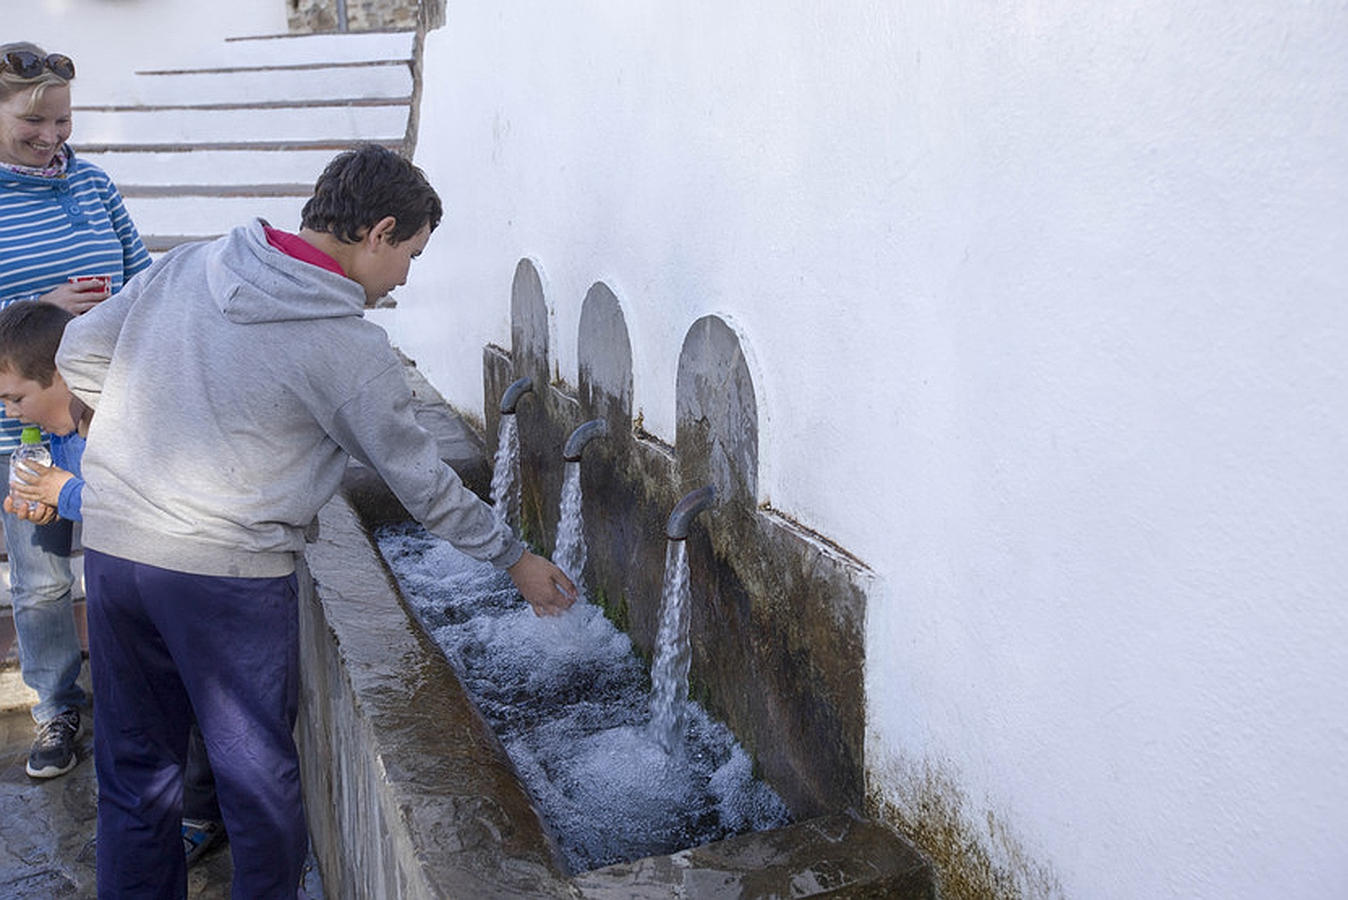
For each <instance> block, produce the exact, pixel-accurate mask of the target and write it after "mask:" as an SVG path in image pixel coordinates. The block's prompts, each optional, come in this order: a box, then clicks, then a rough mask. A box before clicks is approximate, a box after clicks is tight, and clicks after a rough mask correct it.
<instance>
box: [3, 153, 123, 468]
mask: <svg viewBox="0 0 1348 900" xmlns="http://www.w3.org/2000/svg"><path fill="white" fill-rule="evenodd" d="M66 152H67V155H68V162H67V165H66V173H65V175H63V176H57V177H55V178H44V177H42V176H39V175H25V174H22V173H20V172H15V171H13V170H11V169H7V168H5V167H3V166H0V308H3V307H6V306H8V305H9V304H11V303H13V302H14V301H15V300H22V299H25V298H28V297H32V296H34V295H37V294H45V293H46V292H47V291H50V290H52V289H53V288H55V287H57V286H58V285H60V284H63V283H64V282H65V281H66V279H67V278H70V277H71V276H73V275H111V276H112V292H113V293H116V292H117V291H119V290H121V289H122V285H123V284H125V283H126V281H127V280H128V279H130V278H131V276H132V275H135V274H136V273H137V272H139V271H140V270H141V269H144V268H146V267H147V266H149V265H150V254H149V252H148V251H146V249H145V244H144V243H143V242H142V241H141V239H140V234H139V233H138V232H137V231H136V226H135V224H134V223H132V221H131V216H130V215H128V214H127V211H126V207H125V205H123V203H122V195H121V194H119V193H117V187H116V186H115V185H114V184H113V183H112V179H111V178H109V177H108V175H107V173H106V172H104V171H103V170H102V169H100V168H99V167H98V166H96V165H94V164H93V163H88V162H85V161H84V160H82V159H79V158H77V157H76V156H75V154H74V153H73V152H71V151H70V150H69V149H68V148H67V151H66ZM21 430H22V428H21V426H20V425H19V423H18V421H16V420H15V419H7V418H3V417H0V454H6V453H9V452H10V451H11V450H13V449H14V448H15V447H17V446H18V444H19V432H20V431H21Z"/></svg>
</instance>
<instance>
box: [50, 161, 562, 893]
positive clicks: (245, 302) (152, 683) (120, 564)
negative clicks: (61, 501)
mask: <svg viewBox="0 0 1348 900" xmlns="http://www.w3.org/2000/svg"><path fill="white" fill-rule="evenodd" d="M440 215H441V207H440V201H439V198H438V197H437V196H436V194H435V192H434V190H433V189H432V188H431V187H430V185H429V184H428V183H427V182H426V180H425V177H424V176H423V175H422V174H421V172H420V170H419V169H417V168H416V167H415V166H413V165H412V164H411V163H410V162H408V161H406V160H404V159H403V158H401V157H399V156H397V155H396V154H394V153H392V152H391V151H388V150H385V149H383V148H380V147H374V146H367V147H363V148H361V149H359V150H356V151H350V152H348V153H344V154H342V155H340V156H339V157H337V158H336V159H335V160H333V162H332V163H330V164H329V165H328V167H327V169H325V170H324V172H323V174H322V176H321V177H320V178H319V180H318V183H317V185H316V186H315V189H314V195H313V197H312V198H310V200H309V202H308V203H307V204H306V205H305V207H304V212H303V223H302V228H301V230H300V232H299V234H298V235H293V234H287V233H285V232H281V231H278V230H276V229H273V228H271V227H270V226H268V225H267V224H266V223H265V222H262V221H260V220H255V221H254V222H252V223H251V224H249V225H246V226H242V227H239V228H236V229H235V230H234V231H232V232H231V233H229V234H228V235H226V236H224V237H222V238H219V239H218V240H215V241H211V242H208V243H197V244H188V245H184V246H181V247H178V248H175V249H174V250H172V251H170V252H169V253H167V254H165V255H164V257H163V258H162V259H160V260H159V261H158V262H156V263H155V264H154V265H153V266H152V267H151V268H150V269H148V270H147V271H145V272H144V273H142V274H141V275H140V276H139V277H138V278H136V279H135V280H133V281H132V282H131V283H130V284H129V285H128V286H127V287H126V288H124V289H123V290H122V291H121V292H120V293H118V294H117V295H115V296H113V297H112V298H111V299H109V300H106V301H104V303H102V304H101V305H100V306H99V307H97V308H96V309H94V310H92V311H91V312H89V313H86V314H85V315H84V316H82V317H80V318H79V319H77V320H75V321H74V322H72V323H71V325H70V326H68V327H67V330H66V333H65V337H64V339H63V340H62V343H61V347H60V350H59V351H58V353H57V367H58V369H59V370H60V373H61V375H62V377H63V378H64V379H65V381H66V384H67V385H68V386H69V388H70V390H71V392H72V393H74V394H75V396H76V397H78V398H79V399H80V400H82V401H83V402H84V403H85V404H87V405H88V406H90V407H91V408H93V409H96V410H97V411H98V415H97V416H95V417H94V420H93V424H92V425H91V427H90V431H89V436H88V447H87V450H86V452H85V455H84V476H85V481H86V485H85V490H84V500H83V504H84V546H85V579H86V591H87V594H88V616H89V630H90V659H91V661H92V662H91V664H92V667H93V672H92V674H93V683H94V697H95V708H96V709H97V711H98V714H97V716H96V717H95V724H94V754H95V761H96V766H97V769H98V781H99V805H98V820H99V821H98V835H99V837H98V888H99V896H100V897H123V896H135V897H161V896H162V897H176V896H184V892H185V890H186V870H185V868H184V866H183V854H182V850H181V845H180V843H179V840H178V821H179V819H180V817H181V811H180V809H179V808H178V805H179V803H180V800H179V798H180V794H181V778H182V763H183V758H184V755H185V751H186V744H187V728H188V722H189V721H190V719H191V713H192V712H193V711H194V712H195V714H196V718H197V721H198V722H199V724H200V727H201V731H202V734H203V736H204V737H205V741H206V746H207V750H208V752H209V755H210V760H211V766H212V768H213V769H214V771H215V776H216V783H217V787H218V790H219V800H220V807H221V811H222V813H223V815H224V819H225V826H226V829H227V830H228V832H229V834H230V837H231V847H232V852H233V858H234V887H233V893H234V896H236V897H273V896H275V897H281V896H285V897H294V896H295V888H296V885H297V884H298V882H299V878H300V871H301V867H302V865H303V861H304V855H305V848H306V829H305V823H304V814H303V808H302V803H301V798H300V787H299V765H298V758H297V755H296V751H295V746H294V742H293V740H292V738H291V732H292V729H293V727H294V723H295V716H296V705H297V682H298V660H297V647H298V644H297V637H296V599H295V598H296V579H295V574H294V572H295V555H296V554H297V553H299V552H301V551H302V549H303V543H304V539H303V530H304V527H305V525H306V524H308V523H309V522H310V521H311V520H312V519H313V518H314V515H315V514H316V513H317V511H318V509H319V507H321V506H322V505H323V504H324V503H326V502H327V501H328V499H330V498H331V497H332V495H333V494H334V493H335V492H336V490H337V488H338V485H339V483H340V480H341V477H342V473H343V471H344V469H345V467H346V463H347V459H348V457H354V458H356V459H358V460H359V461H361V462H363V463H365V464H366V465H368V466H370V467H371V468H373V469H374V470H375V471H376V472H378V473H379V474H380V476H382V477H383V479H384V481H385V482H387V483H388V485H389V487H390V488H391V489H392V490H393V492H394V493H395V494H396V495H397V497H398V499H399V500H401V501H402V503H403V505H404V506H405V507H406V508H407V510H408V511H409V512H410V513H411V514H412V515H413V516H414V517H415V518H416V519H417V520H418V521H420V522H421V523H422V524H423V525H425V526H426V527H427V528H428V529H429V530H430V531H432V532H434V533H436V534H438V535H440V536H441V537H444V538H446V539H447V540H449V541H450V542H451V543H453V544H454V545H455V546H456V547H458V548H459V549H460V550H462V551H464V552H465V553H467V554H469V555H470V556H473V557H475V558H478V559H483V560H489V561H490V562H492V563H493V564H494V565H496V566H498V567H500V568H504V569H507V570H508V571H509V572H510V575H511V577H512V578H513V579H514V581H515V583H516V585H517V586H518V587H519V589H520V592H521V593H522V594H523V595H524V598H525V599H526V600H527V601H528V602H529V603H530V604H531V605H532V606H533V607H534V610H535V612H537V613H539V614H543V615H546V614H554V613H558V612H561V611H562V610H564V609H566V608H567V607H569V606H570V605H571V603H572V602H574V600H575V588H574V586H573V585H572V584H571V582H570V581H569V580H568V579H567V577H566V575H565V574H563V573H562V572H561V570H559V569H558V568H557V567H556V566H554V565H553V564H552V563H551V562H549V561H547V560H545V559H543V558H542V557H539V556H536V555H535V554H532V553H530V552H529V551H527V550H526V549H525V548H524V547H523V545H522V544H521V543H520V542H519V540H518V539H517V538H516V537H515V536H514V534H513V533H512V532H511V531H510V530H509V529H508V528H505V527H503V526H502V525H501V524H500V523H499V522H498V521H497V519H496V517H495V516H494V515H493V514H492V512H491V510H490V508H489V507H488V506H487V505H486V504H485V503H483V502H482V501H481V500H480V499H479V498H478V497H477V496H476V495H474V494H473V493H472V492H470V491H468V490H467V489H466V488H465V487H464V486H463V485H462V483H460V481H459V479H458V477H457V476H456V475H455V473H454V472H453V470H452V469H451V468H450V467H449V466H448V465H446V464H445V463H444V462H442V461H441V460H440V458H439V454H438V452H437V449H436V445H435V442H434V439H433V438H432V437H431V436H430V435H429V434H427V433H426V432H425V431H424V430H423V429H422V428H421V427H420V426H418V425H417V423H416V421H415V419H414V418H413V415H412V408H411V393H410V391H409V389H408V387H407V385H406V383H405V381H404V379H403V374H402V364H401V362H400V360H399V359H398V357H397V355H396V354H395V353H394V351H393V349H392V347H390V346H389V343H388V339H387V336H386V335H385V334H384V332H383V330H382V329H380V328H378V327H377V326H375V325H373V324H372V323H370V322H367V321H366V320H365V319H364V317H363V311H364V310H365V309H366V308H367V307H368V306H370V305H372V304H373V303H374V302H375V301H376V300H378V299H379V298H380V297H382V296H383V295H385V294H386V293H388V292H389V291H390V290H392V289H393V288H394V287H396V286H398V285H400V284H403V283H404V282H405V281H406V278H407V271H408V267H409V265H410V262H411V260H412V259H413V258H415V257H416V256H417V255H419V254H420V252H421V251H422V249H423V248H424V247H425V245H426V242H427V240H429V238H430V233H431V230H432V229H433V228H435V226H436V225H438V224H439V220H440Z"/></svg>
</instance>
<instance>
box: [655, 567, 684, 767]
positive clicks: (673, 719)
mask: <svg viewBox="0 0 1348 900" xmlns="http://www.w3.org/2000/svg"><path fill="white" fill-rule="evenodd" d="M692 656H693V653H692V648H691V647H690V646H689V644H688V546H687V542H686V541H670V542H669V543H668V544H666V545H665V584H664V590H663V591H662V592H661V597H660V630H659V631H658V632H656V637H655V654H654V659H653V661H652V662H651V737H652V738H653V739H654V740H655V742H656V743H658V744H659V745H660V746H661V747H663V748H664V750H665V752H666V753H673V752H676V750H677V749H678V746H679V743H680V741H681V740H682V738H683V720H684V711H685V709H686V707H687V706H688V665H689V663H690V662H691V661H692Z"/></svg>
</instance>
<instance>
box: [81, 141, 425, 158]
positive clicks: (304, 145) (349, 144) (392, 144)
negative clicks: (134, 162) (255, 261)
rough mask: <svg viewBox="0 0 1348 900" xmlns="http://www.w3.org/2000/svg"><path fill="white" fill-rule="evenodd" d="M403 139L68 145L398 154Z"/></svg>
mask: <svg viewBox="0 0 1348 900" xmlns="http://www.w3.org/2000/svg"><path fill="white" fill-rule="evenodd" d="M403 143H404V142H403V139H402V138H401V137H398V138H369V139H367V140H352V139H350V138H320V139H317V140H312V141H285V140H282V141H205V142H202V143H191V144H189V143H176V142H175V143H163V144H92V143H91V144H80V143H74V144H72V146H74V148H75V152H76V153H78V154H80V155H85V154H92V153H191V152H192V151H194V150H259V151H263V152H268V153H271V152H284V151H288V150H351V149H354V148H355V147H358V146H360V145H362V144H378V145H380V146H381V147H387V148H389V149H390V150H394V151H401V150H402V149H403Z"/></svg>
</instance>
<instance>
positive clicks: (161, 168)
mask: <svg viewBox="0 0 1348 900" xmlns="http://www.w3.org/2000/svg"><path fill="white" fill-rule="evenodd" d="M419 56H420V45H419V41H418V39H417V36H416V34H415V33H414V32H411V31H401V32H367V33H360V34H356V33H346V34H322V35H295V36H291V35H279V36H265V37H245V38H231V39H227V40H225V41H223V42H221V44H220V45H218V46H217V47H214V48H211V50H210V51H209V52H207V53H195V54H194V58H193V59H191V60H190V61H189V60H180V59H178V60H176V59H174V58H173V51H172V50H171V48H166V49H165V53H164V56H163V58H162V61H161V62H158V63H157V64H156V67H155V68H151V69H145V70H140V71H137V73H136V83H135V86H134V93H135V97H134V102H115V103H106V104H101V105H88V106H80V105H78V104H77V105H76V106H75V108H74V109H75V129H76V130H75V135H74V139H73V140H72V141H71V143H72V145H73V146H74V147H75V150H76V152H77V153H79V154H81V155H82V156H84V157H85V158H86V159H88V160H90V161H91V162H94V163H96V164H98V165H99V166H101V167H102V168H103V169H105V170H106V171H107V172H108V174H109V175H111V176H112V178H113V180H114V181H115V182H116V183H117V186H118V188H119V189H120V190H121V192H122V195H123V197H124V198H125V199H126V205H127V208H128V210H129V211H130V213H131V217H132V218H133V219H134V220H135V222H136V226H137V227H138V228H139V229H140V233H141V236H142V237H143V238H144V240H145V243H146V246H147V247H149V249H150V252H151V253H154V254H158V253H162V252H164V251H165V250H168V249H170V248H172V247H174V246H175V245H177V244H180V243H183V242H185V241H192V240H200V239H203V238H211V237H215V236H217V235H220V234H223V233H224V232H226V231H228V230H229V229H230V228H232V227H234V226H235V225H238V224H241V223H243V222H245V221H247V220H248V219H249V218H251V217H253V216H261V217H262V218H264V219H266V220H267V221H269V222H270V223H271V224H273V225H275V226H277V227H278V228H284V229H287V230H296V229H298V227H299V215H300V209H301V208H302V207H303V205H304V201H305V200H306V199H307V198H308V196H309V193H310V190H311V188H312V186H313V183H314V180H315V179H316V178H317V177H318V174H319V172H321V171H322V169H323V166H324V165H325V164H326V163H327V162H328V160H330V159H331V158H332V157H333V156H334V155H335V154H336V153H338V152H339V151H341V150H345V149H347V148H349V147H352V146H355V145H356V144H358V143H361V142H367V141H372V142H375V143H380V144H383V145H385V146H388V147H392V148H394V149H402V150H406V151H407V152H409V153H410V151H411V146H412V144H411V141H412V140H413V133H414V131H415V104H416V99H417V96H418V93H419V92H418V90H417V81H418V78H417V72H418V68H419V65H420V59H419ZM76 99H77V100H78V99H79V98H78V96H77V98H76Z"/></svg>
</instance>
